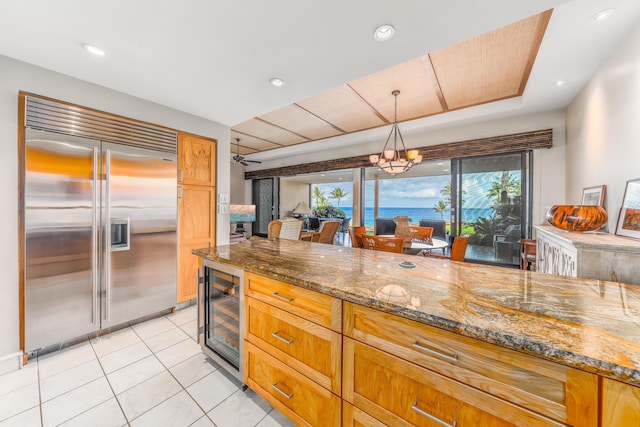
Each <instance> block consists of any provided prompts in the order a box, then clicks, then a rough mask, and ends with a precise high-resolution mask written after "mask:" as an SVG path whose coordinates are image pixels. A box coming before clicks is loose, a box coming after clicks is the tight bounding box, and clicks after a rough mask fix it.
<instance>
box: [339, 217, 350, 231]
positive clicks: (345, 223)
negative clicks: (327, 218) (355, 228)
mask: <svg viewBox="0 0 640 427" xmlns="http://www.w3.org/2000/svg"><path fill="white" fill-rule="evenodd" d="M350 222H351V218H343V219H342V224H341V225H340V232H341V233H348V232H349V223H350Z"/></svg>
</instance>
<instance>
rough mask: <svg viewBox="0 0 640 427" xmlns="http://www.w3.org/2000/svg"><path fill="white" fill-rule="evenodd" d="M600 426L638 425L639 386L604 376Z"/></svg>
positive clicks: (639, 407)
mask: <svg viewBox="0 0 640 427" xmlns="http://www.w3.org/2000/svg"><path fill="white" fill-rule="evenodd" d="M601 425H602V427H626V426H640V387H634V386H632V385H629V384H625V383H621V382H620V381H615V380H611V379H608V378H604V380H603V386H602V424H601Z"/></svg>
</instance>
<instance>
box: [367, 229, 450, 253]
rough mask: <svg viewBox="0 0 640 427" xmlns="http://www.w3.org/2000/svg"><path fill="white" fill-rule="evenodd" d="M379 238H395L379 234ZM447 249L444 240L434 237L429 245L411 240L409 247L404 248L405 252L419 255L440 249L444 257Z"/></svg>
mask: <svg viewBox="0 0 640 427" xmlns="http://www.w3.org/2000/svg"><path fill="white" fill-rule="evenodd" d="M380 236H386V237H395V236H394V235H393V234H380ZM448 247H449V243H447V242H446V241H445V240H442V239H437V238H435V237H433V238H431V244H429V243H426V242H425V241H422V240H415V239H413V240H411V246H410V247H408V248H405V252H406V253H412V254H415V255H419V254H421V253H422V252H431V251H432V250H434V249H442V254H443V255H444V253H445V251H446V250H447V248H448Z"/></svg>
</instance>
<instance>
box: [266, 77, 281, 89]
mask: <svg viewBox="0 0 640 427" xmlns="http://www.w3.org/2000/svg"><path fill="white" fill-rule="evenodd" d="M269 83H271V84H272V85H274V86H275V87H282V86H284V80H282V79H279V78H277V77H274V78H272V79H271V80H269Z"/></svg>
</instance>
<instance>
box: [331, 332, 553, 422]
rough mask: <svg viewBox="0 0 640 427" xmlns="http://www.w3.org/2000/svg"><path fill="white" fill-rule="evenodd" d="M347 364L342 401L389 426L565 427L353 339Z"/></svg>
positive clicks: (347, 350)
mask: <svg viewBox="0 0 640 427" xmlns="http://www.w3.org/2000/svg"><path fill="white" fill-rule="evenodd" d="M343 360H344V376H345V386H344V390H343V398H344V399H345V400H346V401H347V402H349V403H351V404H353V405H354V406H356V407H358V408H360V409H362V410H364V411H365V412H367V413H368V414H370V415H372V416H373V417H374V418H376V419H378V420H380V421H382V422H384V423H385V424H388V425H415V426H432V425H442V426H562V425H563V424H560V423H556V422H553V421H552V420H550V419H548V418H544V417H541V416H539V415H537V414H534V413H532V412H530V411H527V410H525V409H523V408H520V407H517V406H516V405H513V404H510V403H508V402H505V401H503V400H501V399H498V398H495V397H493V396H491V395H489V394H487V393H484V392H481V391H478V390H476V389H474V388H472V387H469V386H467V385H464V384H461V383H459V382H457V381H454V380H451V379H449V378H447V377H444V376H442V375H439V374H436V373H435V372H433V371H430V370H428V369H425V368H421V367H419V366H417V365H414V364H412V363H410V362H407V361H405V360H402V359H400V358H397V357H395V356H392V355H389V354H387V353H385V352H383V351H380V350H378V349H376V348H373V347H370V346H368V345H366V344H362V343H359V342H357V341H354V340H352V339H350V338H344V355H343ZM434 423H436V424H434Z"/></svg>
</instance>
